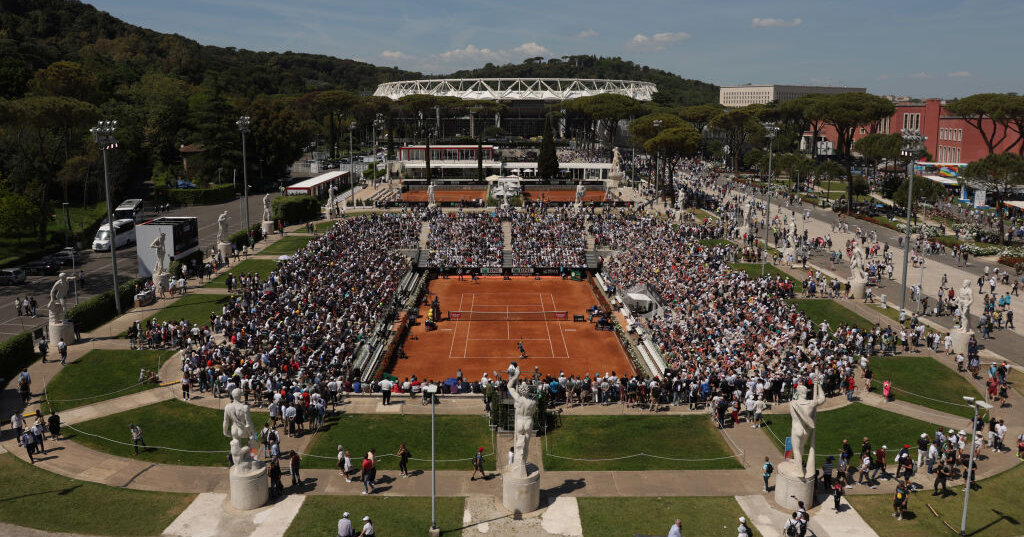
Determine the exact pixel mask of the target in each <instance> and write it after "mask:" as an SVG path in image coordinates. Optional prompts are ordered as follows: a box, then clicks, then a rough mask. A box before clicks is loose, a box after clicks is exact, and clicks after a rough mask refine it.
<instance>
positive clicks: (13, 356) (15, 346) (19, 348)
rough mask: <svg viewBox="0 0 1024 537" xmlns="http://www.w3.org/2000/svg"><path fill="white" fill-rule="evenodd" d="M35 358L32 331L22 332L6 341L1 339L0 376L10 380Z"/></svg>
mask: <svg viewBox="0 0 1024 537" xmlns="http://www.w3.org/2000/svg"><path fill="white" fill-rule="evenodd" d="M35 360H36V352H35V348H34V347H33V345H32V334H31V333H30V332H21V333H19V334H18V335H16V336H14V337H12V338H8V339H7V340H6V341H0V377H3V378H4V379H6V380H10V379H12V378H14V376H15V375H17V374H18V372H19V371H21V370H22V369H23V368H26V367H28V366H29V364H31V363H32V362H34V361H35Z"/></svg>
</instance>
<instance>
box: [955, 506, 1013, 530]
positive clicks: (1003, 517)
mask: <svg viewBox="0 0 1024 537" xmlns="http://www.w3.org/2000/svg"><path fill="white" fill-rule="evenodd" d="M992 512H993V513H995V514H996V515H997V516H996V519H995V520H993V521H992V522H989V523H988V524H985V525H984V526H982V527H980V528H978V529H976V530H974V531H972V532H970V533H968V534H967V535H977V534H979V533H981V532H983V531H985V530H987V529H989V528H991V527H992V526H995V525H996V524H998V523H1000V522H1002V521H1004V520H1005V521H1007V522H1009V523H1010V524H1012V525H1014V526H1019V525H1020V521H1019V520H1017V519H1016V518H1013V517H1012V516H1010V515H1007V514H1005V513H1003V512H1002V511H999V510H998V509H992Z"/></svg>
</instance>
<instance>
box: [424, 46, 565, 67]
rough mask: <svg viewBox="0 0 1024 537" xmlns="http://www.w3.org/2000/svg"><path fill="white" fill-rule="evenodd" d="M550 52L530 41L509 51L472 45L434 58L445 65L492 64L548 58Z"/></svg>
mask: <svg viewBox="0 0 1024 537" xmlns="http://www.w3.org/2000/svg"><path fill="white" fill-rule="evenodd" d="M550 55H551V51H550V50H548V48H547V47H545V46H543V45H541V44H539V43H536V42H533V41H530V42H529V43H523V44H522V45H519V46H518V47H515V48H511V49H507V50H506V49H498V50H492V49H489V48H481V47H478V46H476V45H474V44H472V43H470V44H468V45H466V46H465V47H463V48H457V49H453V50H448V51H445V52H442V53H440V54H438V55H437V56H436V58H437V59H438V60H439V61H441V62H447V63H455V62H461V63H471V62H494V61H516V60H520V59H522V58H530V57H533V56H550Z"/></svg>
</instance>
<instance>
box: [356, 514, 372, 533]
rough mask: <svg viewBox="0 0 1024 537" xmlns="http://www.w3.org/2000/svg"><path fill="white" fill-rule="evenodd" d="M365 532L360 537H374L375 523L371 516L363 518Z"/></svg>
mask: <svg viewBox="0 0 1024 537" xmlns="http://www.w3.org/2000/svg"><path fill="white" fill-rule="evenodd" d="M363 522H364V523H365V524H363V531H361V532H359V537H373V535H374V532H373V521H372V520H370V515H366V516H364V517H363Z"/></svg>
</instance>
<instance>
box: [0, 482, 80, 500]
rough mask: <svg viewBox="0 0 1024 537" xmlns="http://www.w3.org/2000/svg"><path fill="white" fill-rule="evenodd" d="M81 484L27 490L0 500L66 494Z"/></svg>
mask: <svg viewBox="0 0 1024 537" xmlns="http://www.w3.org/2000/svg"><path fill="white" fill-rule="evenodd" d="M81 486H82V484H81V483H79V484H77V485H74V486H71V487H67V488H63V489H54V490H42V491H39V492H29V493H27V494H21V495H19V496H7V497H6V498H0V502H11V501H14V500H20V499H22V498H31V497H33V496H43V495H46V494H57V495H58V496H67V495H68V494H71V493H72V492H74V491H75V490H77V489H78V488H79V487H81Z"/></svg>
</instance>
